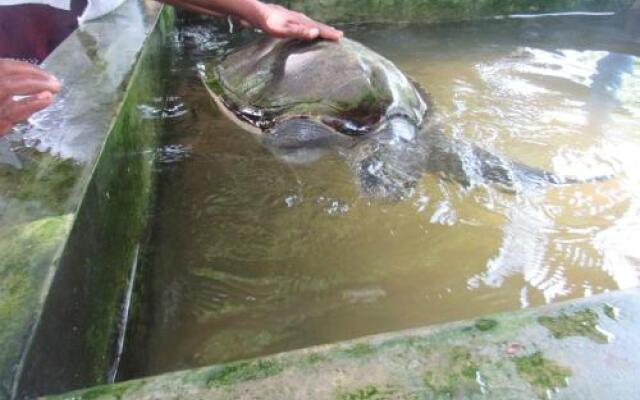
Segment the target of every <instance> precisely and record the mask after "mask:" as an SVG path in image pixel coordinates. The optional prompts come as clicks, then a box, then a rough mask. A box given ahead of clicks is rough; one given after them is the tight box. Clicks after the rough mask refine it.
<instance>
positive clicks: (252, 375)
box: [207, 360, 284, 386]
mask: <svg viewBox="0 0 640 400" xmlns="http://www.w3.org/2000/svg"><path fill="white" fill-rule="evenodd" d="M283 370H284V365H282V364H281V363H280V362H278V361H275V360H256V361H241V362H236V363H231V364H229V365H226V366H224V367H223V368H222V369H221V370H220V371H219V372H218V373H216V374H214V375H212V376H211V377H210V378H209V381H208V382H207V384H208V385H209V386H227V385H233V384H236V383H239V382H246V381H251V380H256V379H264V378H268V377H270V376H273V375H276V374H279V373H280V372H282V371H283Z"/></svg>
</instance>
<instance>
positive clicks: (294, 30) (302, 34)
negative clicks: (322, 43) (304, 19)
mask: <svg viewBox="0 0 640 400" xmlns="http://www.w3.org/2000/svg"><path fill="white" fill-rule="evenodd" d="M286 33H287V36H290V37H296V38H299V39H307V40H312V39H315V38H317V37H318V36H319V35H320V29H318V28H316V27H309V26H306V25H302V24H299V23H297V22H293V23H289V24H287V25H286Z"/></svg>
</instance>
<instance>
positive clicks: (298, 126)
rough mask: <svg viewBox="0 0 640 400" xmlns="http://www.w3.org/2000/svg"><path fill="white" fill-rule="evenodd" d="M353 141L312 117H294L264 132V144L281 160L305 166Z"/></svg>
mask: <svg viewBox="0 0 640 400" xmlns="http://www.w3.org/2000/svg"><path fill="white" fill-rule="evenodd" d="M352 141H353V139H352V138H349V137H347V136H344V135H341V134H339V133H337V132H336V131H334V130H333V129H331V128H329V127H327V126H326V125H324V124H322V123H320V122H317V121H314V120H312V119H309V118H292V119H289V120H286V121H282V122H279V123H277V124H275V126H274V127H273V128H271V129H269V130H267V131H265V133H264V135H263V136H262V143H263V144H264V145H265V146H267V147H268V148H269V149H270V150H271V151H272V152H273V153H275V154H276V156H278V157H279V158H281V159H282V160H285V161H287V162H292V163H295V164H304V163H308V162H312V161H315V160H317V159H318V158H320V157H321V156H322V155H324V154H325V153H327V151H329V150H331V149H334V148H335V146H344V145H347V144H349V143H350V142H352Z"/></svg>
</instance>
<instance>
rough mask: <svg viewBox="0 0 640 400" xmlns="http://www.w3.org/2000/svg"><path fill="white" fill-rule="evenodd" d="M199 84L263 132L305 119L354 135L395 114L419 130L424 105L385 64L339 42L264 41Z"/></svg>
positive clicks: (411, 87) (236, 55) (360, 47)
mask: <svg viewBox="0 0 640 400" xmlns="http://www.w3.org/2000/svg"><path fill="white" fill-rule="evenodd" d="M205 83H206V85H207V86H208V88H209V90H210V92H212V94H213V95H214V97H217V100H218V101H219V102H221V103H222V104H223V105H224V107H226V108H227V109H228V110H229V111H231V112H232V113H233V114H234V115H235V116H236V117H237V118H239V119H240V120H241V121H244V122H246V123H249V124H251V125H253V126H254V127H257V128H259V129H260V130H262V131H268V130H269V129H271V128H273V127H274V126H277V125H278V123H280V122H283V121H285V120H290V119H294V118H304V119H313V120H315V121H317V122H319V123H322V124H324V125H326V126H328V127H331V128H333V129H334V130H336V131H338V132H341V133H345V134H351V135H361V134H366V133H370V132H373V131H376V130H377V129H378V128H379V127H380V126H381V124H383V123H384V122H385V121H386V120H388V119H389V118H391V117H397V116H401V117H404V118H406V119H408V120H410V121H411V122H412V123H413V124H415V125H416V126H420V125H421V124H422V121H423V118H424V115H425V112H426V108H427V106H426V102H425V100H424V99H423V95H422V94H421V92H420V91H419V90H418V89H417V88H416V86H415V85H414V84H413V83H412V82H411V81H410V80H409V79H408V78H407V77H406V76H405V75H404V74H403V73H402V72H401V71H400V70H399V69H398V68H397V67H396V66H395V65H394V64H393V63H392V62H390V61H389V60H387V59H386V58H384V57H382V56H380V55H379V54H377V53H375V52H373V51H371V50H369V49H368V48H366V47H365V46H363V45H361V44H359V43H357V42H354V41H352V40H349V39H346V38H344V39H342V40H340V41H338V42H330V41H323V40H317V41H313V42H305V41H300V40H293V39H273V38H263V39H261V40H259V41H257V42H254V43H253V44H250V45H248V46H246V47H243V48H242V49H240V50H239V51H237V52H235V53H232V54H230V55H228V56H227V57H226V58H225V59H224V60H223V61H222V62H221V63H218V64H216V65H215V66H213V68H209V69H208V70H207V71H206V79H205Z"/></svg>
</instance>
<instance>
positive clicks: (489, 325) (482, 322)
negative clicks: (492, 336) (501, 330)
mask: <svg viewBox="0 0 640 400" xmlns="http://www.w3.org/2000/svg"><path fill="white" fill-rule="evenodd" d="M497 325H498V322H497V321H496V320H494V319H490V318H480V319H477V320H476V322H475V324H474V325H473V326H474V327H475V328H476V329H477V330H479V331H481V332H487V331H490V330H492V329H493V328H495V327H496V326H497Z"/></svg>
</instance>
